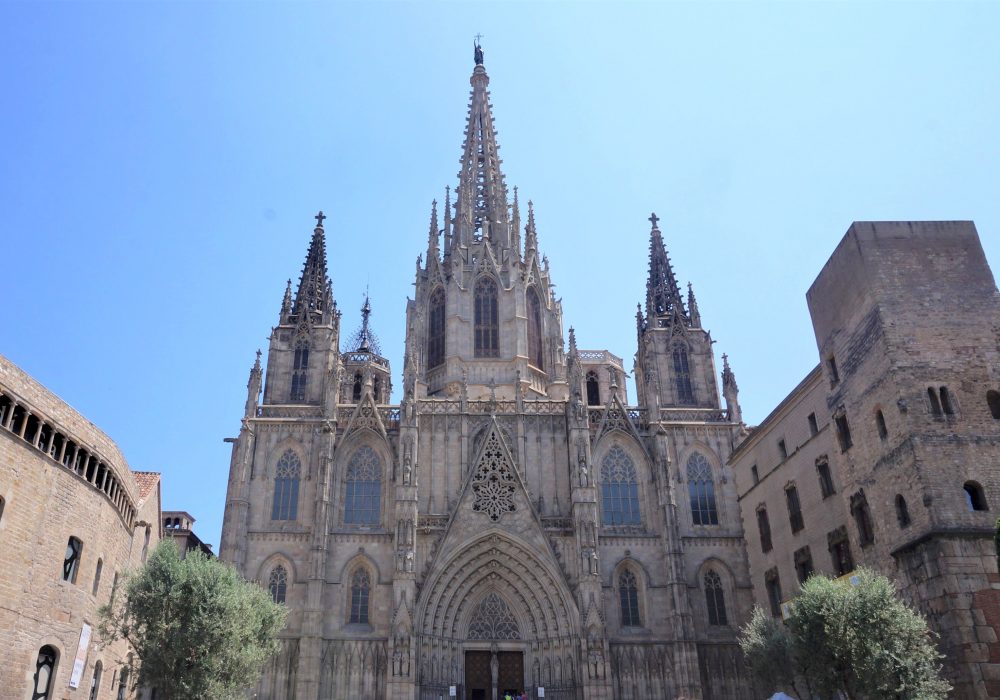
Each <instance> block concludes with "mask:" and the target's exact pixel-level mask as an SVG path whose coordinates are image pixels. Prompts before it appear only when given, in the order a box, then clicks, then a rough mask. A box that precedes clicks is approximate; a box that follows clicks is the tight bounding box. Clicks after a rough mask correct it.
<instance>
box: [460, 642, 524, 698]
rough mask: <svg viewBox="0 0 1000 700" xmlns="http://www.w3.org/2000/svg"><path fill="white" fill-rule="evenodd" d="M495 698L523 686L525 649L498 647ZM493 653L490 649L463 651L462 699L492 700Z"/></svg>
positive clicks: (519, 690) (511, 692)
mask: <svg viewBox="0 0 1000 700" xmlns="http://www.w3.org/2000/svg"><path fill="white" fill-rule="evenodd" d="M496 655H497V666H498V668H497V695H496V697H497V700H503V697H504V695H506V694H508V693H509V694H510V695H511V696H513V695H515V694H516V693H520V692H522V691H523V690H524V689H525V688H524V653H523V652H520V651H498V652H496ZM492 659H493V653H492V652H490V651H467V652H465V699H466V700H493V669H492V664H491V662H492Z"/></svg>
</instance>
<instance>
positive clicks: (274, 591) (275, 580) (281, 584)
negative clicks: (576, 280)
mask: <svg viewBox="0 0 1000 700" xmlns="http://www.w3.org/2000/svg"><path fill="white" fill-rule="evenodd" d="M287 587H288V571H287V570H286V569H285V567H283V566H282V565H281V564H278V565H277V566H276V567H274V568H273V569H271V576H270V577H269V578H268V580H267V590H269V591H270V592H271V600H273V601H274V602H275V603H284V602H285V591H286V590H287Z"/></svg>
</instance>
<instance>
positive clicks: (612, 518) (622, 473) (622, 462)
mask: <svg viewBox="0 0 1000 700" xmlns="http://www.w3.org/2000/svg"><path fill="white" fill-rule="evenodd" d="M601 501H602V503H601V513H602V516H603V518H602V519H603V522H604V524H605V525H607V526H611V527H615V526H621V525H639V524H641V522H642V515H641V513H640V512H639V480H638V479H637V478H636V473H635V462H633V461H632V458H631V457H629V455H628V453H627V452H626V451H625V450H623V449H622V448H621V447H620V446H619V445H614V446H612V448H611V449H610V450H608V453H607V454H606V455H605V456H604V459H603V460H602V461H601Z"/></svg>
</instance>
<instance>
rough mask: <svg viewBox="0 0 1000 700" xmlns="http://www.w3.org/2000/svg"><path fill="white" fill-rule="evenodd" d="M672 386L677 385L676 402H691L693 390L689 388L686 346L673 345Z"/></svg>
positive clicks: (689, 373) (689, 372)
mask: <svg viewBox="0 0 1000 700" xmlns="http://www.w3.org/2000/svg"><path fill="white" fill-rule="evenodd" d="M674 386H676V387H677V403H682V404H693V403H694V391H693V390H692V389H691V370H690V368H689V367H688V351H687V346H685V345H682V344H680V343H678V344H677V345H675V346H674Z"/></svg>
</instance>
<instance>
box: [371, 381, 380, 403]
mask: <svg viewBox="0 0 1000 700" xmlns="http://www.w3.org/2000/svg"><path fill="white" fill-rule="evenodd" d="M372 393H373V394H374V395H375V403H382V399H381V398H380V397H381V394H382V378H381V377H379V376H378V375H375V378H374V379H373V380H372Z"/></svg>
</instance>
